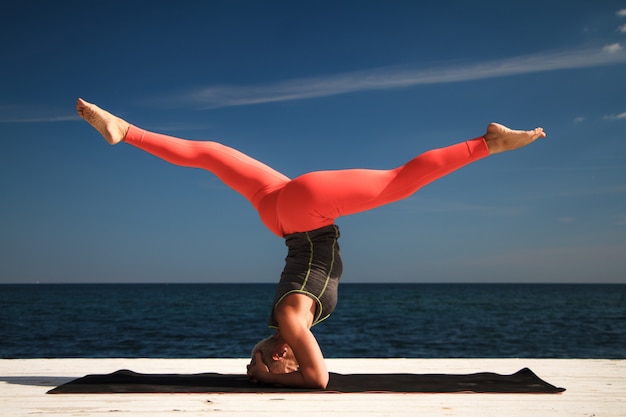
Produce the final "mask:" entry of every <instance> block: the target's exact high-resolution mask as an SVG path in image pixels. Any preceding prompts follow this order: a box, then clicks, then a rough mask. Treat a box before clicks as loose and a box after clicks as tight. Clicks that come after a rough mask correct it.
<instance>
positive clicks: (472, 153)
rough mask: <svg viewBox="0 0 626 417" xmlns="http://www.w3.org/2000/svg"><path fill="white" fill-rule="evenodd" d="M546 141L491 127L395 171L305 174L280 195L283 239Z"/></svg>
mask: <svg viewBox="0 0 626 417" xmlns="http://www.w3.org/2000/svg"><path fill="white" fill-rule="evenodd" d="M545 137H546V134H545V132H544V131H543V129H542V128H540V127H538V128H535V129H532V130H512V129H509V128H508V127H506V126H502V125H500V124H497V123H491V124H490V125H489V126H488V127H487V132H486V133H485V135H484V136H482V137H479V138H476V139H472V140H468V141H466V142H461V143H458V144H456V145H452V146H448V147H445V148H441V149H435V150H432V151H428V152H425V153H423V154H421V155H419V156H417V157H416V158H414V159H412V160H411V161H409V162H408V163H406V164H405V165H402V166H400V167H398V168H395V169H391V170H365V169H351V170H343V171H323V172H313V173H310V174H305V175H303V176H301V177H298V178H296V179H294V180H293V181H291V182H289V183H288V184H287V185H286V186H285V187H284V188H283V189H282V190H281V191H280V192H279V197H278V199H277V205H276V206H277V209H276V211H277V217H278V218H279V219H280V221H281V222H282V228H283V230H284V231H285V233H286V234H289V233H294V232H301V231H307V230H313V229H316V228H320V227H324V226H328V225H330V224H332V223H333V221H334V219H336V218H337V217H339V216H346V215H349V214H354V213H359V212H362V211H366V210H370V209H373V208H375V207H379V206H382V205H384V204H389V203H392V202H394V201H398V200H401V199H403V198H406V197H408V196H410V195H411V194H413V193H414V192H416V191H417V190H418V189H420V188H421V187H423V186H424V185H426V184H429V183H431V182H433V181H435V180H437V179H439V178H441V177H443V176H445V175H447V174H449V173H451V172H453V171H455V170H457V169H459V168H462V167H463V166H465V165H467V164H470V163H472V162H474V161H477V160H479V159H481V158H484V157H486V156H488V155H490V154H494V153H500V152H504V151H510V150H514V149H518V148H521V147H523V146H526V145H529V144H531V143H533V142H534V141H535V140H537V139H539V138H545Z"/></svg>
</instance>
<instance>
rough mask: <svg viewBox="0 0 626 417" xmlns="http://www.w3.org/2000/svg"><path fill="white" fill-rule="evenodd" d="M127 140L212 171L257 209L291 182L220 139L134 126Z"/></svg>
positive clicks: (177, 161)
mask: <svg viewBox="0 0 626 417" xmlns="http://www.w3.org/2000/svg"><path fill="white" fill-rule="evenodd" d="M124 142H126V143H129V144H131V145H133V146H136V147H137V148H139V149H142V150H144V151H146V152H148V153H150V154H152V155H154V156H157V157H159V158H161V159H163V160H165V161H167V162H170V163H172V164H175V165H180V166H185V167H190V168H202V169H205V170H207V171H210V172H212V173H213V174H215V175H216V176H217V177H218V178H219V179H220V180H222V182H224V183H225V184H226V185H228V186H229V187H230V188H232V189H234V190H235V191H237V192H238V193H240V194H241V195H243V196H244V197H245V198H246V199H247V200H248V201H250V202H251V203H252V205H253V206H254V207H256V208H258V204H259V201H260V200H261V199H262V198H263V197H264V196H265V195H267V194H269V193H271V192H272V191H275V190H277V189H279V188H281V187H283V186H284V185H285V184H286V183H287V182H288V181H289V178H287V177H286V176H285V175H283V174H281V173H280V172H278V171H276V170H274V169H272V168H270V167H269V166H267V165H265V164H263V163H261V162H259V161H257V160H256V159H253V158H251V157H249V156H248V155H245V154H243V153H241V152H239V151H238V150H236V149H233V148H229V147H228V146H225V145H222V144H220V143H217V142H209V141H193V140H185V139H179V138H175V137H172V136H167V135H162V134H159V133H153V132H149V131H146V130H143V129H139V128H137V127H135V126H132V125H131V126H130V128H129V130H128V133H127V134H126V137H125V138H124Z"/></svg>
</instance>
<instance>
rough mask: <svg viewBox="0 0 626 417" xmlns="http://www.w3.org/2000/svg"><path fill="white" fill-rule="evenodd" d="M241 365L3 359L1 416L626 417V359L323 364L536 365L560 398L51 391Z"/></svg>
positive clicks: (385, 368)
mask: <svg viewBox="0 0 626 417" xmlns="http://www.w3.org/2000/svg"><path fill="white" fill-rule="evenodd" d="M246 363H247V360H245V359H3V360H0V410H1V413H0V414H1V415H2V416H6V417H21V416H86V417H92V416H102V415H106V416H115V417H117V416H121V417H126V416H129V417H130V416H133V417H139V416H155V417H158V416H180V417H186V416H207V415H219V416H242V417H244V416H245V417H248V416H251V415H254V416H268V417H270V416H271V417H275V416H276V415H277V414H280V413H289V412H291V413H293V415H294V416H295V415H297V416H302V417H306V416H322V415H323V416H328V415H337V416H342V417H343V416H355V417H357V416H358V417H361V416H394V417H396V416H429V417H430V416H461V417H465V416H468V417H469V416H476V417H488V416H502V417H517V416H520V417H521V416H523V417H529V416H542V417H543V416H546V417H549V416H563V417H565V416H567V417H576V416H580V417H609V416H614V417H624V416H626V360H607V359H329V360H328V367H329V369H330V370H331V371H332V372H338V373H394V372H410V373H473V372H483V371H488V372H497V373H503V374H510V373H513V372H516V371H518V370H519V369H521V368H524V367H528V368H530V369H532V370H533V371H534V372H535V373H536V374H537V375H538V376H539V377H540V378H542V379H544V380H545V381H547V382H549V383H551V384H553V385H556V386H559V387H564V388H566V389H567V391H565V392H564V393H562V394H469V393H462V394H370V393H367V394H326V393H323V394H320V393H313V394H310V393H307V394H301V393H288V394H62V395H48V394H46V392H47V391H48V390H50V389H51V388H53V387H55V386H58V385H60V384H63V383H65V382H68V381H70V380H72V379H74V378H77V377H81V376H84V375H86V374H94V373H110V372H113V371H116V370H118V369H132V370H133V371H136V372H142V373H200V372H219V373H242V372H244V370H245V364H246Z"/></svg>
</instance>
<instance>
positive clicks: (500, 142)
mask: <svg viewBox="0 0 626 417" xmlns="http://www.w3.org/2000/svg"><path fill="white" fill-rule="evenodd" d="M545 137H546V134H545V133H544V131H543V128H541V127H537V128H535V129H533V130H512V129H509V128H508V127H506V126H502V125H501V124H498V123H491V124H490V125H489V126H487V133H485V136H484V138H485V142H487V147H488V148H489V153H490V154H492V155H493V154H494V153H500V152H505V151H512V150H514V149H518V148H521V147H523V146H526V145H528V144H531V143H533V142H534V141H535V140H537V139H539V138H545Z"/></svg>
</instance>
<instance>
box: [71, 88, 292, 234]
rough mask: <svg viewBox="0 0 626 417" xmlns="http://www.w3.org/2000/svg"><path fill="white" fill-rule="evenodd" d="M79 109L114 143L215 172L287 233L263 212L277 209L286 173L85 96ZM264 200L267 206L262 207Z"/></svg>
mask: <svg viewBox="0 0 626 417" xmlns="http://www.w3.org/2000/svg"><path fill="white" fill-rule="evenodd" d="M76 109H77V111H78V114H79V115H80V116H81V117H83V118H84V119H85V120H86V121H87V122H88V123H89V124H91V125H92V126H93V127H94V128H95V129H96V130H98V132H100V134H101V135H102V136H103V137H104V139H105V140H106V141H107V142H108V143H110V144H117V143H119V142H122V141H124V142H127V143H129V144H131V145H133V146H136V147H137V148H140V149H142V150H144V151H146V152H148V153H150V154H152V155H155V156H157V157H159V158H161V159H163V160H165V161H167V162H170V163H172V164H176V165H180V166H185V167H193V168H202V169H205V170H208V171H210V172H212V173H213V174H215V175H216V176H217V177H218V178H219V179H220V180H222V181H223V182H224V183H225V184H226V185H228V186H229V187H231V188H233V189H234V190H235V191H237V192H239V193H240V194H241V195H243V196H244V197H245V198H246V199H247V200H248V201H250V202H251V203H252V205H253V206H254V207H255V208H256V209H257V210H259V212H260V214H261V219H262V220H263V222H264V223H265V224H266V225H267V226H268V227H269V228H270V230H271V231H272V232H274V233H276V234H278V235H279V236H282V235H283V234H282V233H281V231H280V230H279V229H278V228H277V223H276V221H275V218H274V216H270V217H272V218H271V219H270V220H269V221H268V216H263V215H262V212H264V211H269V212H271V213H273V212H275V210H273V208H272V204H271V202H272V201H275V198H273V197H272V196H274V195H276V194H277V191H279V190H280V189H281V188H282V187H284V185H285V184H286V183H288V182H289V178H288V177H286V176H285V175H283V174H281V173H280V172H278V171H276V170H274V169H272V168H270V167H269V166H267V165H265V164H263V163H261V162H259V161H257V160H255V159H253V158H251V157H249V156H247V155H245V154H243V153H241V152H239V151H237V150H235V149H233V148H229V147H227V146H224V145H222V144H220V143H217V142H200V141H191V140H185V139H179V138H175V137H172V136H167V135H162V134H158V133H153V132H149V131H146V130H143V129H140V128H137V127H135V126H132V125H130V124H129V123H128V122H126V121H125V120H123V119H120V118H119V117H117V116H114V115H112V114H111V113H109V112H107V111H106V110H103V109H101V108H99V107H98V106H96V105H95V104H91V103H87V102H86V101H84V100H82V99H78V101H77V103H76ZM267 197H269V198H267ZM261 202H263V203H264V204H263V207H264V210H260V205H261ZM268 203H270V204H268Z"/></svg>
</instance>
